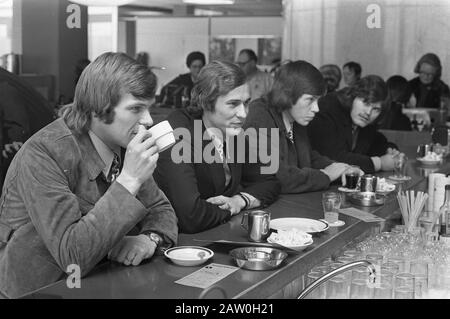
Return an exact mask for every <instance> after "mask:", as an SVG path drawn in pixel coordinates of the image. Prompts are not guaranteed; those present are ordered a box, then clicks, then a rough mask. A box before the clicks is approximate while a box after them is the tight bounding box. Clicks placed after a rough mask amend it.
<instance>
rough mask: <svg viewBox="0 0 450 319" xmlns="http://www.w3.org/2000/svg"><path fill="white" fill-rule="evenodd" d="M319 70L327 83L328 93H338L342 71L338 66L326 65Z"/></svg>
mask: <svg viewBox="0 0 450 319" xmlns="http://www.w3.org/2000/svg"><path fill="white" fill-rule="evenodd" d="M319 70H320V73H322V76H323V78H324V79H325V82H326V83H327V93H331V92H334V91H336V90H337V89H338V88H339V84H340V83H341V78H342V74H341V69H339V67H338V66H337V65H336V64H325V65H322V66H321V67H320V69H319Z"/></svg>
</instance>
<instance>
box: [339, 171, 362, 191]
mask: <svg viewBox="0 0 450 319" xmlns="http://www.w3.org/2000/svg"><path fill="white" fill-rule="evenodd" d="M360 171H361V170H360V168H359V166H356V165H350V166H349V167H348V168H347V169H346V170H345V172H344V175H343V178H342V186H344V187H345V188H348V189H356V188H357V187H358V185H359V179H360V175H359V172H360Z"/></svg>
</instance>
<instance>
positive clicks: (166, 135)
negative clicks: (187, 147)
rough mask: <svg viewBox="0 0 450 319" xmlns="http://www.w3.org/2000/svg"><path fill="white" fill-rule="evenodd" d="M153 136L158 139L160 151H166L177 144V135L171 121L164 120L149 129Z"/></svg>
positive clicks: (157, 143) (157, 144)
mask: <svg viewBox="0 0 450 319" xmlns="http://www.w3.org/2000/svg"><path fill="white" fill-rule="evenodd" d="M149 132H150V133H152V137H153V138H155V140H156V146H157V147H158V152H162V151H165V150H166V149H168V148H169V147H171V146H172V145H174V144H175V135H174V134H173V128H172V126H170V123H169V121H162V122H160V123H158V124H156V125H154V126H152V127H151V128H150V129H149Z"/></svg>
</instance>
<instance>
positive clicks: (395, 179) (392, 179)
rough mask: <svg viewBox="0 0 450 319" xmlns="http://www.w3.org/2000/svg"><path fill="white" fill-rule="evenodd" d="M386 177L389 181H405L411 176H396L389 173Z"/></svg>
mask: <svg viewBox="0 0 450 319" xmlns="http://www.w3.org/2000/svg"><path fill="white" fill-rule="evenodd" d="M388 179H390V180H391V181H394V182H406V181H409V180H410V179H411V176H403V177H397V176H394V175H391V176H389V177H388Z"/></svg>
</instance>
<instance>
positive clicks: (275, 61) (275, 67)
mask: <svg viewBox="0 0 450 319" xmlns="http://www.w3.org/2000/svg"><path fill="white" fill-rule="evenodd" d="M270 65H271V68H270V71H269V74H270V75H271V76H275V73H277V71H278V70H279V69H280V67H281V59H280V58H275V59H273V60H272V62H271V63H270Z"/></svg>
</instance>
